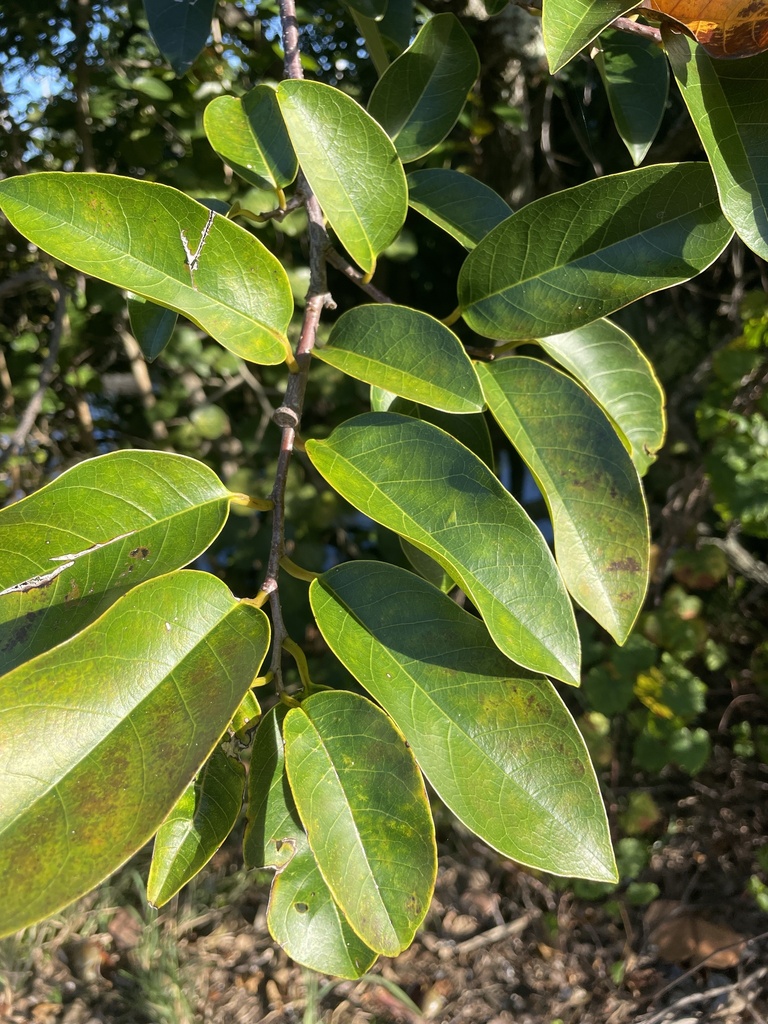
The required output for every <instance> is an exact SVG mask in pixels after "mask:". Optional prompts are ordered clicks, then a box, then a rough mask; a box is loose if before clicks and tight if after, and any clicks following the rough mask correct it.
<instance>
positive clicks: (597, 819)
mask: <svg viewBox="0 0 768 1024" xmlns="http://www.w3.org/2000/svg"><path fill="white" fill-rule="evenodd" d="M310 601H311V604H312V609H313V611H314V613H315V617H316V619H317V623H318V626H319V627H320V630H321V631H322V634H323V636H324V637H325V639H326V641H327V643H328V645H329V646H330V647H331V649H332V650H333V651H334V653H335V654H336V655H337V657H338V658H339V659H340V660H341V661H342V662H343V663H344V665H345V666H346V667H347V668H348V669H349V671H350V672H351V673H352V674H353V675H354V676H355V677H356V678H357V679H358V680H359V681H360V683H362V685H363V686H364V687H365V688H366V689H367V690H368V691H369V693H371V695H372V696H374V697H375V698H376V700H378V701H379V703H381V705H382V706H383V707H384V708H385V710H386V711H387V712H388V713H389V714H390V715H391V717H392V718H393V719H394V721H395V723H396V724H397V725H398V727H399V728H400V729H401V730H402V732H403V734H404V735H405V737H406V739H407V740H408V743H409V744H410V746H411V749H412V750H413V752H414V754H415V756H416V760H417V761H418V763H419V765H420V767H421V769H422V770H423V771H424V773H425V774H426V776H427V778H428V779H429V781H430V783H431V784H432V786H433V787H434V788H435V790H436V791H437V793H438V794H439V796H440V797H441V799H442V800H443V801H444V802H445V803H446V804H447V805H448V807H450V809H451V810H452V811H453V812H454V814H456V815H457V816H458V817H459V818H460V819H461V821H463V822H464V824H465V825H467V826H468V827H469V828H471V829H472V830H473V831H474V832H476V833H477V835H479V836H480V837H481V838H482V839H484V840H485V842H487V843H489V844H490V845H491V846H493V847H494V848H495V849H497V850H499V851H500V852H501V853H503V854H505V855H506V856H508V857H512V858H514V859H515V860H516V861H519V862H520V863H522V864H527V865H530V866H532V867H535V868H539V869H541V870H544V871H549V872H552V873H553V874H560V875H570V876H578V877H587V878H594V879H600V880H604V881H615V880H616V871H615V865H614V860H613V853H612V851H611V842H610V836H609V834H608V826H607V822H606V818H605V811H604V809H603V806H602V802H601V799H600V791H599V788H598V785H597V780H596V778H595V773H594V771H593V769H592V765H591V764H590V761H589V756H588V754H587V751H586V748H585V746H584V742H583V740H582V738H581V735H580V733H579V731H578V729H577V728H576V726H575V724H574V722H573V719H572V718H571V716H570V714H569V713H568V711H567V710H566V708H565V706H564V704H563V703H562V701H561V700H560V698H559V697H558V695H557V693H556V692H555V689H554V687H553V686H552V685H551V684H550V683H549V682H548V681H547V680H546V679H543V678H541V677H540V676H532V675H529V674H528V673H526V672H525V671H523V670H522V669H520V668H518V667H517V666H516V665H513V664H512V663H511V662H509V661H507V659H506V658H505V657H504V656H503V655H502V654H501V653H500V652H499V651H498V649H497V648H496V647H494V645H493V644H492V643H491V641H490V638H489V636H488V633H487V631H486V629H485V627H484V626H483V624H482V622H480V620H479V619H477V618H475V616H473V615H469V614H468V613H467V612H465V611H464V610H463V609H461V608H459V607H458V605H456V604H455V603H454V602H453V601H451V600H450V598H447V597H445V596H444V595H442V594H440V593H439V592H438V591H436V590H435V589H434V588H433V587H431V586H430V585H429V584H428V583H425V582H424V581H423V580H419V579H418V578H417V577H415V576H413V575H412V574H411V573H408V572H406V571H405V570H403V569H397V568H395V567H394V566H391V565H385V564H383V563H380V562H362V561H358V562H347V563H346V564H345V565H340V566H337V567H336V568H334V569H331V570H330V571H329V572H327V573H325V574H324V575H323V576H321V577H320V579H318V580H315V581H314V582H313V583H312V585H311V587H310Z"/></svg>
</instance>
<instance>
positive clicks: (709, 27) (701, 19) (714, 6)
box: [642, 0, 768, 57]
mask: <svg viewBox="0 0 768 1024" xmlns="http://www.w3.org/2000/svg"><path fill="white" fill-rule="evenodd" d="M642 6H643V7H645V8H647V9H648V10H651V11H656V12H657V13H658V14H660V15H662V17H663V19H664V20H665V21H671V22H673V23H675V22H676V23H677V24H678V25H682V26H684V27H685V28H686V29H687V30H688V32H689V34H690V35H692V36H693V38H694V39H695V40H696V41H697V42H699V43H701V45H702V46H703V47H704V49H705V50H706V51H707V53H708V54H709V55H710V57H751V56H754V54H756V53H762V52H763V50H768V2H766V0H644V3H643V5H642Z"/></svg>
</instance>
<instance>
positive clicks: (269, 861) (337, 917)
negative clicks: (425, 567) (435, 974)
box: [243, 704, 376, 978]
mask: <svg viewBox="0 0 768 1024" xmlns="http://www.w3.org/2000/svg"><path fill="white" fill-rule="evenodd" d="M287 714H288V708H287V706H286V705H285V704H277V705H276V706H275V707H273V708H272V709H271V710H270V711H268V712H267V714H266V715H265V716H264V719H263V721H262V722H261V723H260V725H259V728H258V729H257V730H256V735H255V736H254V741H253V754H252V756H251V763H250V769H249V773H248V821H247V825H246V829H245V841H244V844H243V854H244V857H245V863H246V864H247V865H248V866H249V867H267V868H276V869H277V874H276V875H275V878H274V880H273V882H272V891H271V893H270V897H269V907H268V908H267V924H268V926H269V931H270V934H271V935H272V938H273V939H274V940H275V941H276V942H278V943H279V944H280V945H281V946H282V947H283V948H284V949H285V951H286V952H287V953H288V955H289V956H290V957H292V958H293V959H294V960H296V961H297V962H298V963H301V964H304V966H305V967H310V968H312V970H315V971H322V972H324V973H326V974H333V975H335V976H336V977H338V978H359V977H360V975H361V974H363V973H365V971H367V970H368V968H369V967H371V966H372V964H373V963H374V961H375V960H376V954H375V953H374V952H373V950H372V949H369V948H368V947H367V946H366V945H365V943H363V942H362V941H361V939H359V938H358V937H357V935H355V933H354V932H353V931H352V929H351V928H350V926H349V924H348V922H347V919H346V918H345V917H344V915H343V914H342V912H341V911H340V910H339V908H338V906H337V905H336V904H335V903H334V901H333V897H332V896H331V893H330V891H329V889H328V886H327V885H326V884H325V881H324V880H323V876H322V875H321V874H320V869H319V868H318V866H317V862H316V861H315V858H314V854H313V853H312V851H311V850H310V848H309V843H308V842H307V836H306V833H305V832H304V829H303V827H302V824H301V821H300V820H299V813H298V811H297V810H296V804H295V802H294V799H293V796H292V794H291V790H290V786H289V785H288V777H287V775H286V774H285V744H284V743H283V722H284V720H285V716H286V715H287Z"/></svg>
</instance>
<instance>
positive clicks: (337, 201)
mask: <svg viewBox="0 0 768 1024" xmlns="http://www.w3.org/2000/svg"><path fill="white" fill-rule="evenodd" d="M277 99H278V102H279V104H280V109H281V110H282V112H283V117H284V118H285V123H286V125H287V127H288V134H289V135H290V137H291V142H292V143H293V147H294V149H295V150H296V153H297V155H298V158H299V163H300V164H301V168H302V170H303V171H304V174H305V175H306V177H307V181H308V182H309V184H310V186H311V188H312V191H313V192H314V193H315V195H316V196H317V199H318V202H319V203H320V205H321V206H322V208H323V211H324V213H325V215H326V217H327V218H328V221H329V222H330V225H331V227H332V228H333V230H334V231H335V232H336V234H337V235H338V238H339V241H340V242H341V244H342V245H343V246H344V248H345V249H346V250H347V252H348V253H349V254H350V256H351V257H352V259H353V260H355V262H356V263H358V264H359V266H361V267H362V268H363V270H364V271H365V272H366V274H368V275H371V274H372V273H373V271H374V269H375V267H376V259H377V257H378V256H379V254H380V253H381V252H383V251H384V249H386V248H387V246H388V245H390V243H391V242H393V241H394V239H395V237H396V236H397V233H398V232H399V231H400V228H401V227H402V226H403V222H404V221H405V214H406V211H407V207H408V195H407V192H408V190H407V186H406V183H405V172H404V171H403V166H402V164H401V163H400V161H399V159H398V157H397V153H396V152H395V148H394V146H393V145H392V143H391V142H390V140H389V138H388V137H387V135H386V133H385V132H384V130H383V128H381V127H380V126H379V125H378V124H377V123H376V121H374V119H373V118H372V117H371V116H370V114H367V113H366V112H365V111H364V110H363V108H362V107H361V106H360V105H359V104H357V103H355V101H354V100H353V99H352V98H351V97H350V96H347V95H346V94H345V93H343V92H340V91H339V90H338V89H335V88H333V87H332V86H330V85H323V84H321V83H319V82H306V81H300V80H291V81H285V82H281V83H280V86H279V87H278V90H277Z"/></svg>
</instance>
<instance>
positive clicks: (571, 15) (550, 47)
mask: <svg viewBox="0 0 768 1024" xmlns="http://www.w3.org/2000/svg"><path fill="white" fill-rule="evenodd" d="M541 6H542V12H541V31H542V33H543V35H544V49H545V50H546V53H547V62H548V63H549V70H550V72H551V73H552V74H554V73H555V72H556V71H559V70H560V68H561V67H563V65H564V64H567V63H568V61H569V60H570V59H571V58H572V57H575V56H576V54H577V53H580V52H581V51H582V50H583V49H584V47H585V46H587V45H588V44H589V43H591V42H592V40H593V39H594V38H595V37H596V36H597V35H598V34H599V33H600V32H602V31H603V29H604V28H605V27H606V26H607V25H610V23H611V22H612V21H614V20H615V19H616V18H619V17H621V15H623V14H626V13H627V11H631V10H632V8H633V7H637V0H633V2H631V3H628V2H627V0H542V5H541Z"/></svg>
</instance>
